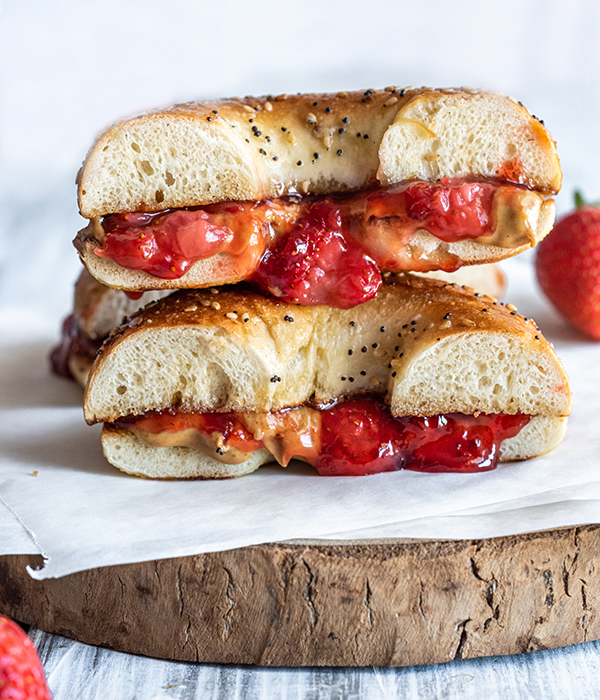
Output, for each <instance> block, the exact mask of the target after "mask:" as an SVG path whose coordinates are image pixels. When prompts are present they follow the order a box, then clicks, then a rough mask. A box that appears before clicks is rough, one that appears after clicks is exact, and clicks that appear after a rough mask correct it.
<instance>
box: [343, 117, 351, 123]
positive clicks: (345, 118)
mask: <svg viewBox="0 0 600 700" xmlns="http://www.w3.org/2000/svg"><path fill="white" fill-rule="evenodd" d="M342 121H343V122H344V124H349V123H350V120H349V119H348V117H344V118H343V119H342Z"/></svg>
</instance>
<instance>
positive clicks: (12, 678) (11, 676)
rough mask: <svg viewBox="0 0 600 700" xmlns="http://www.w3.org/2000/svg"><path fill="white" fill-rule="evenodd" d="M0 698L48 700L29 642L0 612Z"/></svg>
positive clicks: (9, 699)
mask: <svg viewBox="0 0 600 700" xmlns="http://www.w3.org/2000/svg"><path fill="white" fill-rule="evenodd" d="M0 700H51V695H50V691H49V690H48V686H47V685H46V681H45V679H44V671H43V670H42V664H41V662H40V659H39V657H38V655H37V652H36V650H35V647H34V646H33V642H32V641H31V639H29V637H28V636H27V635H26V634H25V632H23V630H22V629H21V628H20V627H19V625H17V624H16V623H15V622H13V621H12V620H9V619H8V618H7V617H4V616H2V615H0Z"/></svg>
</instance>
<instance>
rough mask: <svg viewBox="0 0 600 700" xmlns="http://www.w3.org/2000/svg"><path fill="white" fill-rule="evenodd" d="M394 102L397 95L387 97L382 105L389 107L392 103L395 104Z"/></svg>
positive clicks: (396, 99) (396, 100)
mask: <svg viewBox="0 0 600 700" xmlns="http://www.w3.org/2000/svg"><path fill="white" fill-rule="evenodd" d="M396 102H398V98H397V97H390V99H389V100H388V101H387V102H384V103H383V106H384V107H391V106H392V105H395V104H396Z"/></svg>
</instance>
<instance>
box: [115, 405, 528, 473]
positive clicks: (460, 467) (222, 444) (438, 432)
mask: <svg viewBox="0 0 600 700" xmlns="http://www.w3.org/2000/svg"><path fill="white" fill-rule="evenodd" d="M529 419H530V417H529V416H526V415H522V414H517V415H506V414H497V415H486V414H480V415H478V416H468V415H463V414H460V413H450V414H446V415H440V416H430V417H425V418H423V417H415V416H407V417H399V418H398V417H395V416H392V414H391V413H390V411H389V409H388V408H387V407H386V406H385V405H384V404H382V403H381V402H380V401H378V400H377V399H374V398H353V399H348V400H346V401H344V402H341V403H339V404H337V405H335V406H333V407H331V408H327V409H323V410H317V409H314V408H310V407H307V406H302V407H299V408H295V409H286V410H283V411H279V412H274V413H265V414H244V413H180V412H171V411H162V412H157V413H149V414H147V415H145V416H141V417H140V416H130V417H127V418H122V419H120V420H118V421H117V422H116V423H115V424H114V425H116V426H117V427H118V428H121V429H126V430H131V431H133V432H135V433H136V434H137V435H138V436H139V437H140V438H141V439H144V435H145V434H150V435H152V436H155V435H157V434H160V433H173V432H181V433H182V434H183V433H184V432H185V431H189V430H190V429H194V430H196V431H199V432H200V433H202V434H203V435H205V436H209V437H210V438H211V439H212V440H213V443H211V444H212V447H211V448H210V454H211V455H212V456H214V457H215V458H216V459H219V458H220V457H221V456H222V455H225V454H226V453H227V451H228V450H230V449H232V448H233V449H235V450H237V451H239V452H240V454H242V455H244V457H243V459H247V458H248V457H249V454H250V453H251V452H254V451H255V450H258V449H262V448H265V447H266V448H267V449H269V450H270V451H271V453H272V454H273V455H274V456H275V457H276V459H277V461H279V462H280V464H282V465H283V466H286V465H287V463H288V462H289V460H290V459H292V457H296V458H299V459H301V460H303V461H306V462H308V463H309V464H311V465H312V466H313V467H315V468H316V470H317V471H318V473H319V474H321V475H323V476H364V475H366V474H377V473H379V472H386V471H397V470H399V469H412V470H416V471H429V472H464V473H466V472H479V471H488V470H490V469H494V468H495V467H496V466H497V464H498V458H499V447H500V444H501V442H502V441H503V440H505V439H507V438H510V437H514V436H515V435H517V433H518V432H519V431H520V430H521V428H523V427H524V426H525V425H526V424H527V423H528V422H529ZM282 443H285V446H284V448H283V449H281V448H280V445H281V444H282ZM152 444H156V442H152ZM169 444H170V445H172V444H174V443H173V441H170V442H169Z"/></svg>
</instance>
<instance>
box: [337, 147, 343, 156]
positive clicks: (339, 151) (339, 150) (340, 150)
mask: <svg viewBox="0 0 600 700" xmlns="http://www.w3.org/2000/svg"><path fill="white" fill-rule="evenodd" d="M337 154H338V156H341V155H342V149H341V148H338V151H337Z"/></svg>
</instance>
